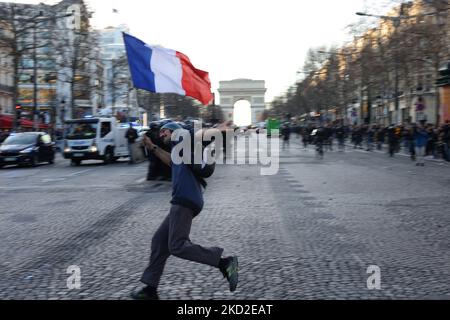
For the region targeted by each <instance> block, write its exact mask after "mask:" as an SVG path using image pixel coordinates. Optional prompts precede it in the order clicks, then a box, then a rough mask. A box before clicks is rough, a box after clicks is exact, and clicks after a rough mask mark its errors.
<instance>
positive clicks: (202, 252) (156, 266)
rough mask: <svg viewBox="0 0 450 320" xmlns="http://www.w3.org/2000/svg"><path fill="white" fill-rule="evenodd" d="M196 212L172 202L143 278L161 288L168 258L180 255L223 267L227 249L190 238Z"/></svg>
mask: <svg viewBox="0 0 450 320" xmlns="http://www.w3.org/2000/svg"><path fill="white" fill-rule="evenodd" d="M193 219H194V212H193V211H192V210H191V209H188V208H185V207H182V206H179V205H172V208H171V209H170V213H169V215H168V216H167V217H166V219H165V220H164V222H163V223H162V224H161V226H160V227H159V229H158V231H156V233H155V235H154V236H153V239H152V253H151V256H150V264H149V266H148V267H147V269H146V270H145V271H144V274H143V275H142V278H141V281H142V282H143V283H145V284H146V285H149V286H151V287H155V288H157V287H158V285H159V281H160V279H161V276H162V274H163V271H164V266H165V264H166V261H167V259H168V258H169V257H170V256H171V255H173V256H175V257H177V258H181V259H184V260H189V261H193V262H198V263H201V264H206V265H209V266H211V267H216V268H218V267H219V262H220V258H221V257H222V253H223V249H221V248H217V247H213V248H204V247H201V246H199V245H196V244H193V243H192V242H191V240H190V239H189V233H190V232H191V225H192V220H193Z"/></svg>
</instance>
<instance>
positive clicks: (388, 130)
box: [281, 121, 450, 165]
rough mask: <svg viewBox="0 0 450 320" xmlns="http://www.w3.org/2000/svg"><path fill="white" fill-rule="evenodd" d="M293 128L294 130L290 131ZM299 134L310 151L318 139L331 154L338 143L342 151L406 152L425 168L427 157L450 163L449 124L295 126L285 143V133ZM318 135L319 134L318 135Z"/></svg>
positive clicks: (284, 126) (285, 126)
mask: <svg viewBox="0 0 450 320" xmlns="http://www.w3.org/2000/svg"><path fill="white" fill-rule="evenodd" d="M287 127H290V129H287ZM287 131H289V133H297V135H298V137H301V138H302V141H303V145H304V147H305V148H306V147H307V146H308V145H309V144H316V140H317V137H318V136H319V137H320V139H319V140H320V142H323V144H324V146H325V147H326V148H328V149H330V150H332V149H333V142H334V140H337V142H338V145H339V150H340V151H343V150H344V149H345V145H346V144H351V145H352V146H353V148H354V149H365V150H366V151H369V152H371V151H373V150H380V151H381V150H386V151H387V152H388V154H389V155H390V156H391V157H394V156H395V154H397V153H399V152H400V151H401V150H402V149H403V151H405V152H406V153H408V154H409V155H410V156H411V159H412V160H414V161H418V163H419V165H423V164H424V162H423V158H424V157H427V156H428V157H433V158H434V159H442V160H445V161H449V162H450V123H449V121H447V122H446V123H445V124H443V125H441V126H435V125H433V124H429V123H428V124H426V123H419V124H405V125H403V124H402V125H391V126H381V125H354V126H344V125H339V124H337V125H333V124H327V125H323V126H322V125H318V126H316V125H308V126H295V125H294V126H291V125H287V124H284V125H283V127H282V129H281V135H282V137H283V139H284V140H285V139H289V135H288V134H285V133H284V132H287ZM317 131H318V134H317Z"/></svg>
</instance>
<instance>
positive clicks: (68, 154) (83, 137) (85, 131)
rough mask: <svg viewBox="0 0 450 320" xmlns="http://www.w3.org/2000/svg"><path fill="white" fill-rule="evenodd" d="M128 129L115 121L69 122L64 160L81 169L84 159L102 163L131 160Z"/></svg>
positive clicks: (86, 119) (67, 124)
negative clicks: (129, 158)
mask: <svg viewBox="0 0 450 320" xmlns="http://www.w3.org/2000/svg"><path fill="white" fill-rule="evenodd" d="M128 128H129V126H128V125H125V124H120V123H117V119H116V118H102V117H92V118H83V119H75V120H67V121H66V134H65V139H64V150H63V154H64V158H65V159H70V160H71V164H72V165H76V166H79V165H80V164H81V161H83V160H103V161H104V162H105V163H106V164H110V163H113V162H114V161H116V160H117V159H119V158H121V157H128V156H129V152H128V141H127V139H126V138H125V134H126V131H127V130H128Z"/></svg>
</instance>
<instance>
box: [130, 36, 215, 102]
mask: <svg viewBox="0 0 450 320" xmlns="http://www.w3.org/2000/svg"><path fill="white" fill-rule="evenodd" d="M123 37H124V42H125V47H126V51H127V56H128V64H129V67H130V72H131V77H132V79H133V84H134V87H135V88H138V89H144V90H148V91H151V92H155V93H177V94H180V95H183V96H189V97H192V98H195V99H197V100H199V101H200V102H201V103H202V104H203V105H205V106H206V105H209V103H210V102H211V101H212V99H213V96H212V93H211V82H210V80H209V74H208V72H205V71H202V70H199V69H196V68H195V67H194V66H193V65H192V63H191V61H190V60H189V58H188V57H187V56H186V55H184V54H182V53H181V52H178V51H175V50H172V49H166V48H163V47H160V46H151V45H148V44H146V43H144V42H143V41H141V40H139V39H137V38H135V37H133V36H131V35H129V34H127V33H125V32H124V33H123Z"/></svg>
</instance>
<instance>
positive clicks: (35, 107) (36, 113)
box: [28, 11, 73, 131]
mask: <svg viewBox="0 0 450 320" xmlns="http://www.w3.org/2000/svg"><path fill="white" fill-rule="evenodd" d="M72 15H73V14H72V13H69V14H65V15H62V16H54V17H49V18H44V19H39V18H40V17H42V11H40V12H39V14H38V15H37V16H35V17H34V18H33V19H30V20H28V21H32V22H33V24H34V26H33V77H34V84H33V120H34V128H35V130H36V131H38V130H39V106H38V88H37V86H38V76H37V51H36V49H37V35H36V29H37V24H38V23H43V22H47V21H52V20H53V21H56V20H57V19H61V18H67V17H71V16H72Z"/></svg>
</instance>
